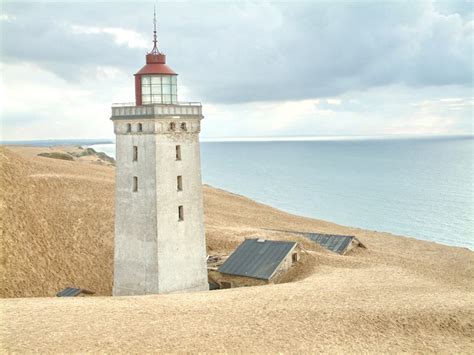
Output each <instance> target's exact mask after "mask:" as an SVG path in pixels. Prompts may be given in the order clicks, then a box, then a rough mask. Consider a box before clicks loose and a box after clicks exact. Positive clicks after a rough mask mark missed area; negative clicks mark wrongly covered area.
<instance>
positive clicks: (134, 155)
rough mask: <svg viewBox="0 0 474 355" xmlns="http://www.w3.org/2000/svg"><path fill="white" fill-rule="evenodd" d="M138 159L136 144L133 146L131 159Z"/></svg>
mask: <svg viewBox="0 0 474 355" xmlns="http://www.w3.org/2000/svg"><path fill="white" fill-rule="evenodd" d="M137 160H138V147H137V146H136V145H134V146H133V161H137Z"/></svg>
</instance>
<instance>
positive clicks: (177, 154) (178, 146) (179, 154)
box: [176, 145, 181, 160]
mask: <svg viewBox="0 0 474 355" xmlns="http://www.w3.org/2000/svg"><path fill="white" fill-rule="evenodd" d="M176 160H181V146H180V145H177V146H176Z"/></svg>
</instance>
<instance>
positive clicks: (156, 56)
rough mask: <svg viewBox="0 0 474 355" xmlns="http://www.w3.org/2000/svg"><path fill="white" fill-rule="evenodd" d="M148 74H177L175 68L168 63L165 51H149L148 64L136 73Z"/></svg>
mask: <svg viewBox="0 0 474 355" xmlns="http://www.w3.org/2000/svg"><path fill="white" fill-rule="evenodd" d="M147 74H168V75H176V73H175V72H174V71H173V69H171V68H170V67H169V66H167V65H166V55H165V54H163V53H148V54H147V55H146V64H145V65H144V66H143V67H142V68H141V69H140V70H139V71H138V72H137V73H136V74H135V75H147Z"/></svg>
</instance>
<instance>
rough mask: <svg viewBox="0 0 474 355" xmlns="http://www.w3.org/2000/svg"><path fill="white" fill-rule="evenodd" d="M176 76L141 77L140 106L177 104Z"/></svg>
mask: <svg viewBox="0 0 474 355" xmlns="http://www.w3.org/2000/svg"><path fill="white" fill-rule="evenodd" d="M177 86H178V84H177V75H143V76H142V105H150V104H176V103H178V87H177Z"/></svg>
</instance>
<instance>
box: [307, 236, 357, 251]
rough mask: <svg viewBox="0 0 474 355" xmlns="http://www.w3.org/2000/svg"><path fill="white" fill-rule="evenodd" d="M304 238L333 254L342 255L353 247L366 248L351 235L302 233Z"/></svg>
mask: <svg viewBox="0 0 474 355" xmlns="http://www.w3.org/2000/svg"><path fill="white" fill-rule="evenodd" d="M302 234H303V235H304V236H305V237H307V238H309V239H311V240H312V241H313V242H315V243H317V244H319V245H321V246H322V247H323V248H326V249H328V250H330V251H332V252H334V253H337V254H341V255H344V254H346V253H347V252H348V251H350V250H351V249H353V248H354V247H361V248H364V249H365V248H366V247H365V245H364V244H362V243H361V242H360V240H359V239H357V238H356V237H355V236H353V235H338V234H322V233H302Z"/></svg>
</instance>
